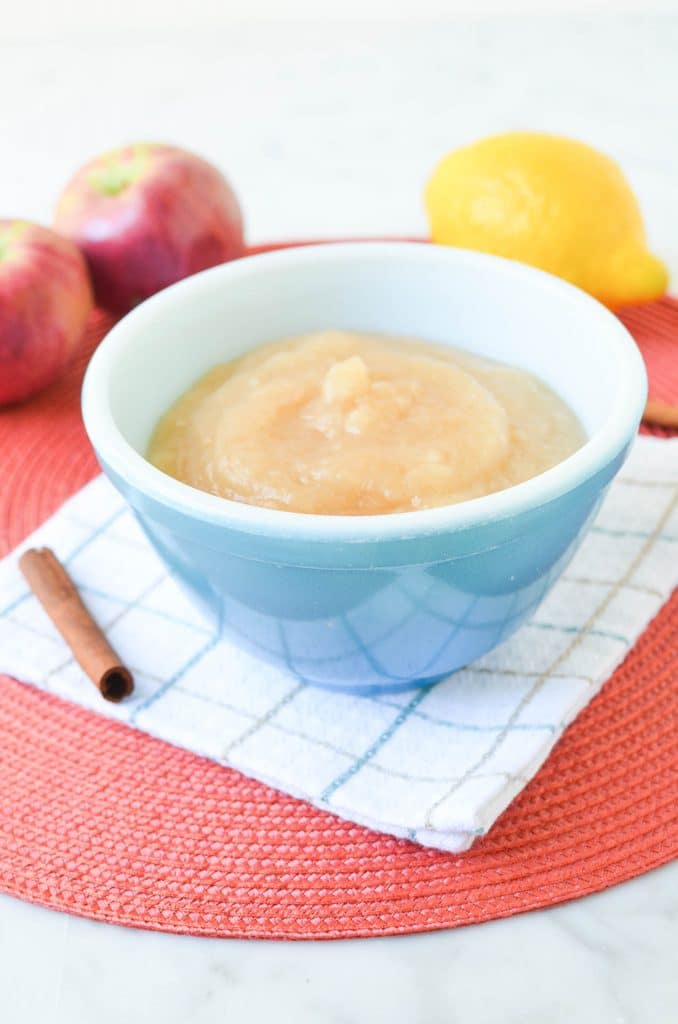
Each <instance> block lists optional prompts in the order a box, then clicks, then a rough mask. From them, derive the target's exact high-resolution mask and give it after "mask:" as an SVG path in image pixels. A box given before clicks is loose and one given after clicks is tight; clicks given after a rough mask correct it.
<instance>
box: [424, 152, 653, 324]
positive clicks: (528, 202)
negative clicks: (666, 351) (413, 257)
mask: <svg viewBox="0 0 678 1024" xmlns="http://www.w3.org/2000/svg"><path fill="white" fill-rule="evenodd" d="M425 199H426V207H427V210H428V215H429V220H430V224H431V236H432V238H433V241H434V242H439V243H441V244H442V245H457V246H461V247H462V248H466V249H479V250H481V251H482V252H491V253H496V254H497V255H499V256H507V257H508V258H509V259H514V260H520V261H521V262H523V263H529V264H531V265H532V266H534V267H540V268H541V269H542V270H547V271H549V272H550V273H551V274H557V275H558V276H559V277H563V278H565V280H566V281H571V282H572V283H573V284H576V285H578V286H579V287H580V288H583V289H584V290H585V291H587V292H590V293H591V295H595V296H596V298H598V299H600V300H601V302H604V303H605V304H606V305H607V306H613V307H614V306H620V305H623V304H625V303H629V302H643V301H647V300H650V299H655V298H657V297H658V296H660V295H662V294H663V293H664V291H665V290H666V285H667V283H668V272H667V269H666V267H665V266H664V264H663V263H662V262H661V260H658V259H657V258H656V257H655V256H653V255H652V254H651V253H650V252H648V250H647V248H646V244H645V229H644V226H643V220H642V217H641V213H640V209H639V207H638V203H637V201H636V197H635V196H634V194H633V192H632V191H631V187H630V186H629V184H628V182H627V181H626V178H625V177H624V175H623V174H622V172H621V170H620V168H619V167H618V166H617V164H616V163H615V162H614V161H613V160H610V158H609V157H607V156H605V155H604V154H603V153H599V152H598V151H597V150H595V149H592V148H591V146H586V145H585V144H584V143H582V142H576V141H574V140H573V139H565V138H562V137H560V136H557V135H547V134H542V133H540V132H507V133H506V134H504V135H496V136H493V137H491V138H487V139H482V140H481V141H480V142H476V143H474V144H473V145H470V146H464V147H462V148H461V149H456V150H453V151H452V152H451V153H448V155H447V156H446V157H444V158H443V159H442V160H441V162H440V163H439V164H438V166H437V167H436V169H435V171H434V172H433V175H432V177H431V180H430V181H429V183H428V185H427V188H426V195H425Z"/></svg>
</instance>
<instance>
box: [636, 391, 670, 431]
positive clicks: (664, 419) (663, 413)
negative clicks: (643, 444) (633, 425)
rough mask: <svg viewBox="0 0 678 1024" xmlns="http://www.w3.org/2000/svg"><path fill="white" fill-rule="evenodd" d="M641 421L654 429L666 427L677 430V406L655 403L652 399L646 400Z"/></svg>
mask: <svg viewBox="0 0 678 1024" xmlns="http://www.w3.org/2000/svg"><path fill="white" fill-rule="evenodd" d="M643 421H644V422H645V423H651V424H652V425H653V426H655V427H668V428H669V429H673V430H678V405H669V404H668V402H656V401H655V400H654V399H653V398H650V399H648V402H647V405H646V406H645V412H644V413H643Z"/></svg>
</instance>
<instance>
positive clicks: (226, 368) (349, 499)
mask: <svg viewBox="0 0 678 1024" xmlns="http://www.w3.org/2000/svg"><path fill="white" fill-rule="evenodd" d="M584 442H585V435H584V431H583V429H582V426H581V424H580V423H579V420H578V419H577V417H576V416H575V414H574V413H573V412H572V411H571V410H570V409H569V408H568V406H567V405H566V404H565V402H564V401H563V400H562V399H561V398H560V397H559V396H558V395H557V394H556V393H555V392H554V391H553V389H552V388H550V387H548V386H547V385H546V384H545V383H544V382H543V381H541V380H539V379H538V378H537V377H535V375H534V374H532V373H529V372H528V371H526V370H523V369H518V368H513V367H510V366H505V365H503V364H500V363H496V362H492V361H490V360H488V359H483V358H481V357H480V356H474V355H471V354H470V353H468V352H462V351H460V350H458V349H450V348H448V347H445V346H442V345H435V344H431V343H426V342H422V341H419V342H417V341H413V340H410V339H403V338H398V337H393V336H388V335H378V334H366V333H359V332H355V331H338V330H334V331H332V330H328V331H318V332H314V333H311V334H306V335H302V336H301V337H297V338H290V339H286V340H283V341H279V342H274V343H272V344H268V345H263V346H261V347H259V348H257V349H256V350H255V351H254V352H252V353H249V354H247V355H245V356H243V357H241V358H240V359H238V360H234V361H233V362H230V363H223V364H221V365H218V366H216V367H214V368H213V369H212V370H210V371H209V372H208V373H207V374H205V375H204V376H203V377H201V379H200V380H199V381H197V382H196V383H195V384H194V385H193V386H192V387H190V388H189V389H188V390H187V391H186V392H185V394H183V395H182V396H181V397H180V398H179V399H178V401H177V402H175V403H174V404H173V405H172V407H171V408H170V409H169V410H168V411H167V412H166V413H165V415H164V416H163V417H162V419H161V420H160V422H159V424H158V426H157V427H156V429H155V431H154V433H153V436H152V438H151V442H150V445H149V449H148V458H149V460H150V461H151V462H152V463H153V465H155V466H157V467H158V469H161V470H163V471H164V472H165V473H168V474H169V475H170V476H172V477H174V478H175V479H177V480H181V481H183V482H184V483H186V484H190V485H191V486H192V487H196V488H198V489H199V490H201V491H207V492H209V493H211V494H216V495H219V496H220V497H222V498H228V499H230V500H232V501H241V502H245V503H247V504H251V505H260V506H264V507H266V508H276V509H288V510H292V511H295V512H306V513H315V514H321V515H381V514H383V513H393V512H407V511H414V510H417V509H423V508H433V507H435V506H439V505H450V504H454V503H457V502H460V501H466V500H468V499H470V498H477V497H480V496H482V495H485V494H491V493H493V492H494V491H499V490H503V489H504V488H506V487H510V486H512V485H514V484H518V483H521V482H522V481H524V480H528V479H530V478H531V477H534V476H536V475H537V474H539V473H542V472H544V470H547V469H550V468H551V467H552V466H554V465H556V464H557V463H558V462H561V461H562V460H563V459H565V458H567V457H568V456H569V455H572V454H573V452H575V451H576V450H577V449H578V448H580V447H581V446H582V444H584Z"/></svg>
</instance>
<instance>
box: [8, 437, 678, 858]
mask: <svg viewBox="0 0 678 1024" xmlns="http://www.w3.org/2000/svg"><path fill="white" fill-rule="evenodd" d="M37 545H47V546H49V547H51V548H53V549H54V551H55V552H56V554H57V555H58V556H59V558H60V559H61V560H62V561H63V562H64V563H65V564H66V566H67V567H68V570H69V572H70V573H71V575H72V577H73V579H74V580H75V582H76V583H77V585H78V587H79V588H80V591H81V593H82V595H83V598H84V600H85V602H86V604H87V605H88V607H89V608H90V610H91V612H92V614H93V615H94V616H95V617H96V619H97V620H98V622H99V623H100V624H101V625H102V626H103V627H104V628H105V630H106V632H107V634H108V636H109V638H110V641H111V643H112V645H113V646H114V647H115V648H116V649H117V651H118V652H119V654H120V655H121V657H122V658H123V659H124V661H125V662H126V663H127V664H128V665H129V666H130V668H131V669H132V670H133V672H134V676H135V680H136V690H135V692H134V694H133V696H132V697H131V698H129V699H128V700H126V701H124V702H123V703H122V704H119V705H114V704H109V703H107V702H106V701H104V700H102V698H101V697H100V696H99V694H98V692H97V691H96V689H95V688H94V687H93V686H92V684H91V683H90V682H89V681H88V680H87V679H86V678H85V677H84V675H83V673H82V672H81V670H80V669H79V668H78V666H77V665H76V664H75V663H74V661H73V659H72V657H71V656H70V653H69V651H68V649H67V648H66V647H65V645H64V643H63V641H62V640H61V638H60V637H59V635H58V634H57V633H56V631H55V630H54V628H53V626H52V625H51V623H50V621H49V620H48V618H47V616H46V615H45V613H44V612H43V610H42V608H41V607H40V605H39V604H38V602H37V601H36V600H35V598H34V597H33V596H32V595H31V594H30V592H29V591H28V589H27V587H26V584H25V582H24V580H23V577H22V576H21V574H20V572H19V569H18V566H17V556H18V554H19V553H20V552H21V550H23V549H24V548H25V547H32V546H37ZM677 582H678V439H677V440H658V439H655V438H647V437H644V438H640V439H639V440H638V442H637V443H636V445H635V447H634V449H633V451H632V453H631V456H630V458H629V459H628V461H627V463H626V465H625V466H624V468H623V470H622V472H621V475H620V477H619V478H618V479H617V480H616V481H615V483H614V484H613V486H612V487H611V489H610V493H609V494H608V497H607V498H606V500H605V503H604V505H603V507H602V510H601V512H600V514H599V516H598V518H597V520H596V523H595V525H594V526H593V528H592V529H591V531H590V533H589V534H588V536H587V538H586V540H585V541H584V543H583V544H582V546H581V548H580V549H579V551H578V553H577V555H576V556H575V558H574V560H573V561H572V563H571V564H570V566H569V567H568V569H567V571H566V572H565V574H564V576H563V577H562V578H561V579H560V580H559V581H558V583H557V584H556V585H555V587H554V589H553V590H552V591H551V593H550V594H549V595H548V597H547V598H546V600H545V601H544V602H543V603H542V604H541V606H540V607H539V609H538V610H537V612H536V614H535V615H534V617H533V618H532V620H531V622H529V623H528V624H527V625H525V626H523V627H522V628H521V629H520V631H519V632H518V633H517V634H516V635H515V636H514V637H513V638H512V639H510V640H508V641H507V642H506V643H504V644H502V645H501V646H500V647H498V648H497V649H496V650H494V651H492V652H491V653H490V654H488V655H486V656H485V657H484V658H481V659H480V660H479V661H477V662H475V663H474V664H473V665H471V666H469V667H468V668H466V669H464V670H463V671H460V672H457V673H456V674H455V675H453V676H451V677H450V678H448V679H446V680H444V681H443V682H440V683H438V684H437V685H435V686H431V687H427V688H424V689H420V690H412V691H409V692H405V693H398V694H385V695H382V696H379V697H372V698H368V697H352V696H348V695H343V694H336V693H330V692H327V691H323V690H319V689H315V688H313V687H309V686H307V685H304V684H302V683H300V682H298V681H297V680H295V679H294V678H293V677H291V676H289V675H287V674H286V673H285V672H283V671H281V670H279V669H276V668H273V667H271V666H270V665H268V664H264V663H262V662H259V661H258V660H257V659H256V658H254V657H252V656H251V655H249V654H246V653H244V652H242V651H241V650H239V649H238V648H237V647H235V646H232V645H231V644H230V643H225V642H223V641H221V642H217V641H216V639H215V637H214V636H213V635H212V633H211V632H210V629H209V628H208V627H207V626H206V625H205V623H204V622H203V620H202V619H201V617H200V615H199V614H198V613H197V612H196V611H195V610H194V609H193V608H192V607H191V605H190V604H189V603H188V601H187V600H186V598H185V597H184V596H183V594H182V593H181V592H180V591H179V590H178V589H177V587H176V585H175V583H174V582H173V581H172V579H171V578H170V577H169V576H168V575H167V572H166V571H165V569H164V568H163V566H162V565H161V563H160V561H159V559H158V557H157V555H156V554H155V552H154V551H153V550H152V549H151V547H150V545H149V543H148V541H147V540H146V538H145V536H144V535H143V534H142V532H141V530H140V528H139V526H138V525H137V523H136V520H135V519H134V517H133V515H132V513H131V512H130V511H129V510H128V508H127V506H126V505H125V504H124V502H123V501H122V499H121V498H120V497H119V495H118V494H117V492H115V491H114V490H113V488H112V487H111V485H110V484H109V483H108V482H107V481H106V480H105V479H104V478H103V477H98V478H97V479H96V480H94V481H93V482H92V483H90V484H88V485H87V486H86V487H84V488H83V489H82V490H81V491H80V492H79V493H78V494H76V495H75V496H74V497H73V498H72V499H71V500H70V501H68V502H66V504H65V505H63V507H62V508H61V509H60V510H59V511H58V512H57V513H56V514H55V515H54V516H53V517H52V518H51V519H49V520H48V521H47V522H46V523H45V524H44V525H43V526H42V527H41V528H40V529H39V530H37V531H36V532H35V533H34V534H33V535H32V536H31V537H29V538H27V540H26V541H25V542H24V544H22V545H21V546H20V548H18V549H17V550H16V551H14V552H13V553H12V554H11V555H9V556H8V557H7V558H5V559H4V560H3V561H2V562H0V671H2V672H5V673H7V674H9V675H12V676H15V677H16V678H17V679H21V680H24V681H25V682H29V683H33V684H35V685H36V686H38V687H40V688H41V689H44V690H47V691H49V692H50V693H54V694H57V695H58V696H60V697H64V698H66V699H68V700H71V701H75V702H76V703H78V704H81V705H83V706H84V707H87V708H91V709H92V710H94V711H97V712H99V713H100V714H103V715H108V716H110V717H111V718H115V719H118V720H120V721H123V722H126V723H127V724H128V725H130V726H133V727H134V728H137V729H141V730H142V731H144V732H147V733H150V734H152V735H153V736H157V737H160V738H161V739H164V740H167V741H168V742H169V743H174V744H177V745H179V746H182V747H186V748H187V749H188V750H192V751H194V752H195V753H197V754H202V755H204V756H205V757H209V758H212V759H214V760H216V761H219V762H220V763H222V764H224V765H229V766H231V767H233V768H236V769H238V770H239V771H241V772H244V773H245V774H246V775H250V776H252V777H254V778H257V779H260V780H262V781H263V782H266V783H268V784H269V785H271V786H275V787H276V788H277V789H281V790H284V791H286V792H288V793H291V794H293V795H295V796H298V797H301V798H302V799H304V800H308V801H310V802H311V803H313V804H315V805H316V806H318V807H321V808H325V809H327V810H330V811H333V812H334V813H336V814H338V815H340V816H341V817H343V818H348V819H349V820H351V821H355V822H359V823H360V824H363V825H367V826H369V827H370V828H374V829H378V830H379V831H381V832H390V833H392V834H393V835H396V836H402V837H408V838H410V839H413V840H415V841H416V842H420V843H423V844H426V845H430V846H435V847H439V848H441V849H445V850H452V851H461V850H465V849H467V848H468V847H469V846H470V845H471V843H472V842H473V840H474V838H475V837H476V836H479V835H482V834H483V833H485V832H487V830H488V829H489V828H490V826H491V825H492V823H493V822H494V821H495V820H496V818H497V817H498V816H499V814H500V813H501V812H502V811H503V810H504V808H505V807H506V806H507V805H508V804H509V803H510V801H511V800H512V799H513V797H515V795H516V794H517V793H518V792H519V791H520V790H521V789H522V788H523V787H524V786H525V784H526V783H527V782H528V780H529V779H530V778H531V777H532V776H533V775H534V773H535V772H536V771H537V769H538V768H539V766H540V765H541V764H542V763H543V761H544V760H545V758H546V757H547V756H548V754H549V752H550V750H551V749H552V748H553V746H554V744H555V743H556V741H557V740H558V738H559V736H560V735H561V733H562V732H563V730H564V729H565V727H566V726H567V725H568V724H569V723H570V722H571V721H572V720H573V718H574V717H575V716H576V715H577V713H578V712H579V711H581V709H582V708H583V707H584V706H585V705H586V704H587V703H588V702H589V701H590V700H591V698H592V697H593V696H594V694H596V693H597V692H598V690H599V689H600V687H601V685H602V684H603V683H604V682H605V680H606V679H608V678H609V676H610V674H611V673H612V671H613V670H614V668H615V667H616V666H617V665H618V664H619V663H620V662H621V661H622V659H623V658H624V656H625V654H626V653H627V651H628V650H629V649H630V648H631V647H632V646H633V644H634V642H635V640H636V638H637V637H638V636H639V634H640V633H641V632H642V631H643V630H644V629H645V627H646V626H647V624H648V623H649V621H650V620H651V619H652V618H653V617H654V615H656V613H657V612H658V611H659V609H660V608H661V606H662V605H663V604H664V602H665V601H666V599H667V598H668V596H669V595H670V593H671V590H672V589H673V587H674V586H675V585H676V583H677ZM36 739H39V738H38V737H36Z"/></svg>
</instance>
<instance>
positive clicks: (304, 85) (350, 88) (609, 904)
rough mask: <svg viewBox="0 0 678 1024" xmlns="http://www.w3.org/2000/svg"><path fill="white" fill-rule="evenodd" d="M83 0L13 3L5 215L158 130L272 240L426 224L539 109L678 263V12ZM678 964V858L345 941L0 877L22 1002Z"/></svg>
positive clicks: (27, 1006)
mask: <svg viewBox="0 0 678 1024" xmlns="http://www.w3.org/2000/svg"><path fill="white" fill-rule="evenodd" d="M78 2H80V3H81V6H83V9H84V0H77V2H76V0H74V2H73V3H70V4H69V5H67V6H68V8H69V11H70V13H71V15H72V16H71V17H70V20H69V25H70V26H71V28H70V29H69V31H68V32H65V31H63V30H62V31H58V26H55V25H49V24H47V23H46V22H45V21H44V20H37V19H36V20H35V27H34V28H33V27H32V23H31V21H30V19H29V18H28V17H27V16H26V15H25V12H24V14H23V15H22V16H21V17H19V16H18V15H17V16H16V17H15V18H14V20H12V18H10V19H9V21H7V19H3V25H2V28H0V124H1V125H2V139H3V147H2V149H3V153H2V163H1V165H0V195H1V196H2V209H1V212H2V215H3V216H18V215H21V216H26V217H30V218H35V219H42V220H48V219H49V215H50V210H51V207H52V205H53V202H54V199H55V198H56V195H57V193H58V191H59V189H60V187H61V184H62V183H63V182H64V181H65V179H66V178H67V177H68V175H69V174H70V173H71V172H72V171H73V170H74V169H75V168H76V167H77V166H78V164H79V163H81V162H82V161H83V160H84V159H85V158H87V157H89V156H91V155H92V154H93V153H96V152H98V151H100V150H102V149H106V148H110V147H111V146H113V145H116V144H118V143H120V142H124V141H128V140H133V139H142V138H157V139H161V140H162V139H168V140H172V141H176V142H178V143H180V144H183V145H185V146H188V147H190V148H194V149H196V150H197V151H199V152H201V153H203V154H204V155H206V156H207V157H209V158H211V159H213V160H215V161H216V162H217V163H219V164H220V165H221V166H222V167H223V168H224V169H225V170H226V171H227V173H228V174H229V176H230V177H231V179H232V181H233V183H234V185H235V186H236V188H237V189H238V191H239V193H240V195H241V197H242V199H243V202H244V206H245V212H246V217H247V222H248V234H249V237H250V240H252V241H261V240H263V239H273V238H285V237H303V236H317V235H344V236H346V235H351V234H370V233H372V234H379V233H382V234H405V235H406V234H412V233H423V232H424V231H425V221H424V218H423V213H422V207H421V189H422V184H423V182H424V180H425V178H426V175H427V173H428V172H429V171H430V169H431V167H432V166H433V164H434V162H435V160H436V159H437V157H439V156H440V155H441V154H442V153H443V152H444V151H445V150H446V149H449V148H451V147H452V146H453V145H455V144H458V143H461V142H463V141H466V140H470V139H472V138H473V137H475V136H478V135H483V134H486V133H489V132H493V131H500V130H503V129H507V128H518V127H532V128H539V129H549V130H552V131H557V132H563V133H566V134H572V135H576V136H579V137H581V138H583V139H585V140H587V141H590V142H593V143H594V144H596V145H598V146H600V147H602V148H604V149H605V150H607V151H608V152H609V153H610V154H611V155H613V156H615V157H616V158H617V159H619V160H620V161H621V163H622V164H623V166H624V168H625V170H626V172H627V174H628V176H629V177H630V179H631V181H632V183H633V185H634V187H635V188H636V190H637V192H638V194H639V195H640V198H641V202H642V205H643V209H644V212H645V215H646V219H647V224H648V231H649V235H650V241H651V244H652V246H653V248H654V249H655V250H656V251H657V252H658V254H659V255H661V256H663V257H664V258H665V259H666V260H667V261H668V262H669V264H670V266H671V268H672V271H673V274H674V279H675V277H676V275H678V202H677V201H676V180H677V179H676V172H677V171H678V133H676V101H677V98H678V61H676V60H675V54H676V53H677V52H678V11H677V13H676V14H675V15H671V14H664V15H659V14H647V13H645V14H642V15H628V14H625V13H620V12H616V13H610V14H608V15H596V16H594V17H588V16H586V15H584V14H576V15H567V14H559V15H558V16H557V17H555V16H554V17H543V16H529V17H523V16H512V17H498V16H493V17H488V18H475V17H473V16H464V17H459V18H455V19H454V20H449V21H437V22H435V23H426V22H424V21H418V20H416V19H412V18H410V19H409V20H407V21H405V22H403V21H401V22H399V23H397V24H396V23H393V24H387V23H384V22H382V23H374V24H373V23H369V22H367V21H361V22H355V23H343V22H341V21H338V22H337V21H334V22H332V23H329V22H328V23H326V24H325V25H321V24H311V23H307V22H302V23H290V22H286V23H281V24H278V25H274V24H272V23H270V22H267V21H265V20H260V21H259V22H257V23H256V24H252V25H238V24H232V25H231V24H229V23H228V22H227V19H226V18H215V17H213V18H212V20H211V21H210V25H209V30H208V29H207V28H206V27H205V24H203V25H202V27H201V17H200V5H197V13H196V16H195V23H194V26H193V27H192V28H190V27H189V28H186V27H184V28H183V29H181V30H180V29H179V28H177V27H176V26H174V27H172V26H171V25H170V26H169V27H164V28H163V29H162V30H158V31H153V32H151V31H149V30H148V29H147V28H144V27H143V26H142V27H139V28H137V29H135V30H133V31H132V30H129V31H125V30H124V29H123V28H122V27H121V22H120V20H119V19H118V20H117V21H115V20H113V21H111V22H110V24H106V25H104V26H103V27H100V28H99V29H98V30H95V29H93V28H92V27H91V26H92V17H91V13H90V16H89V18H88V19H85V23H84V24H85V27H84V28H82V29H80V30H78V29H77V27H75V26H77V25H78V20H77V17H75V16H73V10H75V9H76V8H77V5H78ZM21 6H22V7H23V6H24V5H21ZM28 6H29V7H30V6H31V5H30V4H29V5H28ZM48 6H49V5H47V6H45V5H43V9H45V10H46V9H47V7H48ZM56 6H57V5H55V7H56ZM114 6H115V5H114ZM171 6H172V10H173V11H175V12H176V10H178V9H179V7H178V5H176V4H173V5H171ZM194 6H195V5H191V6H190V10H191V11H193V10H194ZM437 6H438V8H439V7H440V5H437ZM560 6H562V5H560ZM212 7H214V5H212ZM212 7H211V9H212ZM355 7H356V5H354V8H355ZM88 9H89V10H90V12H91V10H93V8H89V7H88ZM185 9H186V10H188V9H189V8H188V7H186V8H185ZM103 17H104V18H105V16H103ZM677 968H678V865H675V864H674V865H672V866H670V867H666V868H662V869H660V870H658V871H655V872H652V873H650V874H648V875H646V876H644V877H642V878H640V879H637V880H634V881H633V882H630V883H627V884H625V885H622V886H618V887H617V888H615V889H613V890H610V891H608V892H606V893H603V894H601V895H598V896H592V897H588V898H586V899H583V900H580V901H577V902H574V903H572V904H569V905H567V906H563V907H559V908H555V909H551V910H548V911H541V912H537V913H532V914H528V915H523V916H520V917H513V918H510V919H509V920H506V921H499V922H493V923H490V924H484V925H480V926H474V927H470V928H464V929H457V930H456V931H449V932H440V933H436V934H431V935H424V936H412V937H404V938H398V939H392V938H391V939H371V940H362V941H344V942H334V943H261V942H236V941H218V940H207V939H192V938H183V937H177V936H169V935H159V934H154V933H143V932H136V931H132V930H127V929H119V928H114V927H110V926H107V925H100V924H95V923H92V922H89V921H84V920H79V919H76V918H72V917H68V916H66V915H62V914H57V913H53V912H49V911H46V910H42V909H39V908H36V907H31V906H28V905H27V904H23V903H20V902H18V901H15V900H12V899H10V898H8V897H0V992H2V996H0V1008H1V1010H2V1014H1V1019H2V1020H3V1021H5V1020H6V1021H7V1022H8V1024H34V1022H35V1024H38V1022H39V1024H90V1022H92V1021H96V1022H97V1024H107V1022H109V1021H111V1022H115V1024H119V1022H124V1024H136V1022H141V1021H151V1022H153V1021H156V1020H157V1021H163V1024H175V1022H176V1024H179V1022H184V1021H186V1022H188V1021H190V1022H191V1024H211V1022H216V1021H222V1020H225V1019H230V1020H233V1021H237V1022H238V1024H248V1022H250V1021H251V1022H258V1021H267V1020H269V1019H270V1018H272V1017H276V1018H277V1019H279V1020H281V1021H287V1020H294V1021H295V1024H305V1022H307V1021H308V1022H311V1021H313V1022H325V1021H327V1022H330V1024H332V1022H337V1024H356V1022H357V1024H360V1022H363V1021H365V1022H367V1021H369V1022H379V1021H381V1020H389V1021H390V1022H391V1024H400V1022H403V1024H405V1022H406V1024H418V1022H422V1024H437V1022H439V1021H440V1022H443V1021H444V1022H446V1024H452V1022H462V1021H463V1022H466V1021H473V1022H474V1024H530V1022H534V1024H561V1022H563V1024H564V1022H571V1021H575V1020H576V1021H577V1024H588V1022H591V1024H593V1022H595V1024H669V1022H675V1021H676V1020H678V970H677Z"/></svg>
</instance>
